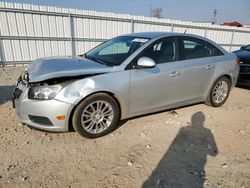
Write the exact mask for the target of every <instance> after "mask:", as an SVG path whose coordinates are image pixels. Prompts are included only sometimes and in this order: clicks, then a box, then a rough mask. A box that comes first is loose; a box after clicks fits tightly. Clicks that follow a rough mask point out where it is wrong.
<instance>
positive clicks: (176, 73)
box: [169, 71, 181, 77]
mask: <svg viewBox="0 0 250 188" xmlns="http://www.w3.org/2000/svg"><path fill="white" fill-rule="evenodd" d="M180 75H181V73H179V72H177V71H174V72H171V73H170V74H169V76H170V77H177V76H180Z"/></svg>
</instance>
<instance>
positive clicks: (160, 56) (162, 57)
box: [141, 37, 178, 64]
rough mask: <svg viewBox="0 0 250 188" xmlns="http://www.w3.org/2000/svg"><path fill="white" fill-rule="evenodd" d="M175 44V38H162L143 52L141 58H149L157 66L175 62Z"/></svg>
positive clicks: (176, 52)
mask: <svg viewBox="0 0 250 188" xmlns="http://www.w3.org/2000/svg"><path fill="white" fill-rule="evenodd" d="M177 43H178V42H177V38H176V37H167V38H163V39H161V40H159V41H157V42H156V43H154V44H153V45H151V46H149V47H148V48H147V49H146V50H144V52H143V53H142V54H141V57H142V56H143V57H149V58H151V59H153V60H154V61H155V62H156V63H157V64H160V63H167V62H173V61H177V60H178V50H177V49H178V47H177Z"/></svg>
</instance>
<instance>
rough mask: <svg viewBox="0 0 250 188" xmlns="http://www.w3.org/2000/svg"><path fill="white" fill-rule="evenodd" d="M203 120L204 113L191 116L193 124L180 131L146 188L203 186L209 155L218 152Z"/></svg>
mask: <svg viewBox="0 0 250 188" xmlns="http://www.w3.org/2000/svg"><path fill="white" fill-rule="evenodd" d="M204 122H205V115H204V114H203V113H202V112H197V113H195V114H193V115H192V117H191V124H190V125H188V126H186V127H183V128H181V129H180V130H179V132H178V134H177V135H176V137H175V139H174V140H173V142H172V143H171V145H170V147H169V149H168V151H167V152H166V153H165V155H164V156H163V158H162V159H161V160H160V162H159V163H158V165H157V167H156V168H155V169H154V170H153V172H152V174H151V176H150V177H149V178H148V180H146V181H145V182H144V184H143V186H142V187H143V188H147V187H150V188H162V187H164V188H165V187H170V188H172V187H185V188H186V187H190V188H191V187H192V188H193V187H196V188H202V187H203V184H204V181H205V177H206V174H205V170H204V166H205V164H206V162H207V155H211V156H216V155H217V154H218V149H217V146H216V143H215V140H214V136H213V134H212V132H211V130H210V129H207V128H205V127H204V126H203V125H204Z"/></svg>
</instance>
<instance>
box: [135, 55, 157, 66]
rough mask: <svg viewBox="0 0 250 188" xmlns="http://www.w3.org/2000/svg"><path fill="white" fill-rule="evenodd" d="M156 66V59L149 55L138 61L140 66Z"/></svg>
mask: <svg viewBox="0 0 250 188" xmlns="http://www.w3.org/2000/svg"><path fill="white" fill-rule="evenodd" d="M155 66H156V63H155V61H154V60H153V59H151V58H149V57H141V58H140V59H138V61H137V67H138V68H153V67H155Z"/></svg>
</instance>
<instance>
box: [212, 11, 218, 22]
mask: <svg viewBox="0 0 250 188" xmlns="http://www.w3.org/2000/svg"><path fill="white" fill-rule="evenodd" d="M217 14H218V9H214V12H213V19H212V25H214V24H216V22H217V20H216V16H217Z"/></svg>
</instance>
